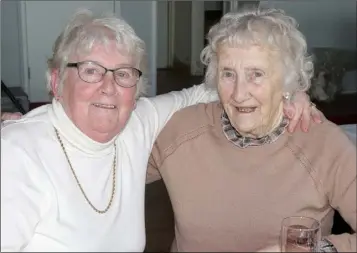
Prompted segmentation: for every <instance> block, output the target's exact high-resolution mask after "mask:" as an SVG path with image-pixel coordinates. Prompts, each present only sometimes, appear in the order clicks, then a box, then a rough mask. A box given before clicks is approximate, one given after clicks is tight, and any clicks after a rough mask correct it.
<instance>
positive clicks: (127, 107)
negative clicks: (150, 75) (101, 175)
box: [51, 42, 136, 142]
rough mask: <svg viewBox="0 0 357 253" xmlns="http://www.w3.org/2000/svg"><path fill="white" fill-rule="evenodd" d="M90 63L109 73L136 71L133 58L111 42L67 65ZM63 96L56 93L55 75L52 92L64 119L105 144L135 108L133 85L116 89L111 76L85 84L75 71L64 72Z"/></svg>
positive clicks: (54, 72)
mask: <svg viewBox="0 0 357 253" xmlns="http://www.w3.org/2000/svg"><path fill="white" fill-rule="evenodd" d="M82 61H92V62H95V63H98V64H100V65H102V66H104V67H106V68H108V69H115V68H119V67H136V63H135V60H134V58H132V57H130V56H128V55H127V54H126V53H124V51H119V50H118V49H117V46H116V44H115V43H114V42H111V43H110V44H109V45H107V46H103V45H101V44H95V45H94V46H93V47H92V50H91V51H90V53H89V54H85V55H76V56H74V57H70V59H69V62H82ZM66 71H67V75H66V78H65V80H64V82H63V89H62V92H61V93H59V92H58V88H59V87H58V83H59V79H58V73H57V71H53V73H52V84H51V86H52V90H53V91H54V95H55V97H56V98H57V99H58V100H59V101H60V103H61V104H62V105H63V108H64V110H65V112H66V114H67V116H68V117H69V118H70V119H71V120H72V121H73V123H74V124H75V125H76V126H77V127H78V128H79V129H80V130H81V131H82V132H83V133H84V134H86V135H87V136H88V137H90V138H91V139H93V140H95V141H98V142H107V141H109V140H111V139H112V138H113V137H114V136H115V135H117V134H118V133H120V132H121V130H122V129H123V128H124V126H125V124H126V123H127V121H128V119H129V117H130V114H131V112H132V111H133V109H134V106H135V93H136V85H134V86H133V87H131V88H123V87H121V86H119V85H118V84H117V83H116V82H115V80H114V78H113V73H112V72H109V71H108V72H107V73H106V74H105V76H104V77H103V80H102V81H100V82H97V83H87V82H85V81H83V80H82V79H81V78H80V77H79V76H78V71H77V69H76V68H67V69H66Z"/></svg>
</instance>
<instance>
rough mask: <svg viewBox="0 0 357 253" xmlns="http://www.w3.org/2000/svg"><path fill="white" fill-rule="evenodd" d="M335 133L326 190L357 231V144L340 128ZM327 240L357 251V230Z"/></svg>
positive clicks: (335, 244)
mask: <svg viewBox="0 0 357 253" xmlns="http://www.w3.org/2000/svg"><path fill="white" fill-rule="evenodd" d="M333 135H334V138H331V139H332V140H333V143H330V144H331V149H332V150H331V157H330V158H331V161H332V162H331V165H332V168H331V169H330V170H329V172H330V173H328V175H326V177H325V180H324V183H323V184H324V189H325V191H326V193H327V197H328V198H329V201H330V204H331V206H332V207H333V208H334V209H336V210H338V211H339V212H340V214H341V216H342V217H343V218H344V220H345V221H346V222H347V223H348V224H349V225H350V226H351V228H352V229H353V231H354V232H356V222H357V221H356V219H357V210H356V209H357V205H356V146H355V145H354V144H353V143H352V142H351V141H350V140H349V139H348V137H347V136H346V135H345V134H344V133H342V132H340V131H338V130H337V131H335V132H334V134H333ZM326 239H328V240H329V241H330V242H331V243H332V244H333V245H334V246H335V248H336V249H337V251H338V252H357V251H356V250H357V249H356V244H357V240H356V233H354V234H347V233H345V234H341V235H329V236H328V237H327V238H326Z"/></svg>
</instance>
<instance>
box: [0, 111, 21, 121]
mask: <svg viewBox="0 0 357 253" xmlns="http://www.w3.org/2000/svg"><path fill="white" fill-rule="evenodd" d="M21 117H22V114H21V113H19V112H15V113H9V112H4V113H2V114H1V120H16V119H20V118H21Z"/></svg>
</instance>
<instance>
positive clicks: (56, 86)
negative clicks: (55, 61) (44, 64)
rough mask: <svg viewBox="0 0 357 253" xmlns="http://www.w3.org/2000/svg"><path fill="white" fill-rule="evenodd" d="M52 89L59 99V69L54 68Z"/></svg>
mask: <svg viewBox="0 0 357 253" xmlns="http://www.w3.org/2000/svg"><path fill="white" fill-rule="evenodd" d="M51 90H52V93H53V96H54V97H55V99H56V100H59V98H60V94H59V91H58V90H59V70H58V69H54V70H52V71H51Z"/></svg>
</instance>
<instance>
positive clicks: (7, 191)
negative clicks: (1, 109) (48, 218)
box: [1, 139, 45, 252]
mask: <svg viewBox="0 0 357 253" xmlns="http://www.w3.org/2000/svg"><path fill="white" fill-rule="evenodd" d="M1 146H2V147H1V251H2V252H3V251H15V252H19V251H21V250H23V249H24V247H26V245H27V244H28V243H29V242H30V241H31V238H32V236H33V234H34V232H35V229H36V225H37V224H38V222H39V221H40V219H41V212H42V207H43V204H44V191H43V190H41V187H42V186H43V185H44V183H45V182H44V180H43V178H41V177H39V176H38V173H36V170H34V169H32V168H31V167H32V166H31V161H30V159H28V157H27V154H26V152H24V151H23V150H22V149H21V148H20V147H18V146H16V145H13V144H12V143H10V142H9V141H6V140H4V139H1Z"/></svg>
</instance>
